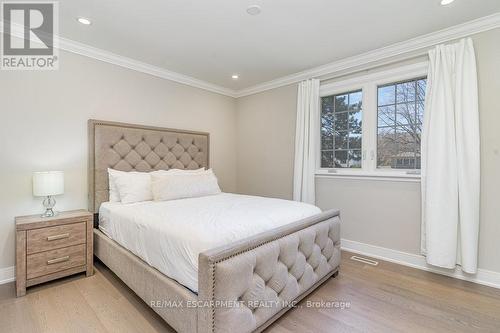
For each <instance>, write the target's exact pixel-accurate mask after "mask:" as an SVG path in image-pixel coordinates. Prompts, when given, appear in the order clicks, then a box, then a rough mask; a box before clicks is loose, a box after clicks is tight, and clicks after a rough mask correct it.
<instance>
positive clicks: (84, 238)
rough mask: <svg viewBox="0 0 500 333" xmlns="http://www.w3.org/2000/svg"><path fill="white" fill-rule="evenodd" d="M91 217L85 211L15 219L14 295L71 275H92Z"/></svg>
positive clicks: (23, 293) (22, 293) (90, 214)
mask: <svg viewBox="0 0 500 333" xmlns="http://www.w3.org/2000/svg"><path fill="white" fill-rule="evenodd" d="M92 228H93V216H92V213H90V212H88V211H86V210H74V211H68V212H61V213H59V215H57V216H54V217H48V218H47V217H45V218H44V217H40V215H30V216H19V217H16V292H17V296H18V297H19V296H23V295H25V294H26V287H30V286H33V285H35V284H39V283H43V282H47V281H50V280H54V279H58V278H61V277H63V276H68V275H71V274H75V273H80V272H87V276H91V275H92V274H93V273H94V266H93V260H94V257H93V252H94V248H93V234H92V233H93V230H92Z"/></svg>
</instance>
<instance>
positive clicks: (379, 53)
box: [235, 13, 500, 98]
mask: <svg viewBox="0 0 500 333" xmlns="http://www.w3.org/2000/svg"><path fill="white" fill-rule="evenodd" d="M498 27H500V13H495V14H493V15H489V16H485V17H481V18H478V19H475V20H472V21H469V22H465V23H462V24H459V25H455V26H452V27H449V28H446V29H443V30H439V31H436V32H432V33H429V34H426V35H422V36H419V37H415V38H412V39H409V40H407V41H404V42H399V43H395V44H392V45H389V46H386V47H382V48H379V49H375V50H372V51H368V52H365V53H362V54H359V55H356V56H352V57H348V58H344V59H341V60H338V61H334V62H332V63H329V64H326V65H322V66H318V67H314V68H311V69H308V70H305V71H301V72H298V73H295V74H291V75H287V76H283V77H281V78H278V79H274V80H271V81H268V82H264V83H261V84H257V85H255V86H252V87H249V88H245V89H241V90H238V91H236V96H235V97H236V98H238V97H244V96H248V95H253V94H256V93H259V92H263V91H266V90H270V89H275V88H278V87H282V86H286V85H289V84H293V83H297V82H300V81H302V80H306V79H310V78H321V77H322V76H326V75H334V74H335V73H339V72H343V71H349V70H353V69H360V70H362V69H364V68H363V66H364V67H365V69H366V68H369V67H370V66H371V65H373V64H374V63H377V65H383V63H382V62H384V61H386V63H393V62H396V61H401V60H404V59H405V58H407V57H408V54H411V55H412V56H418V55H425V54H427V51H428V50H429V48H431V47H433V46H435V45H437V44H440V43H445V42H449V41H452V40H455V39H459V38H463V37H467V36H471V35H474V34H477V33H480V32H484V31H488V30H492V29H495V28H498ZM419 51H420V52H419ZM381 63H382V64H381Z"/></svg>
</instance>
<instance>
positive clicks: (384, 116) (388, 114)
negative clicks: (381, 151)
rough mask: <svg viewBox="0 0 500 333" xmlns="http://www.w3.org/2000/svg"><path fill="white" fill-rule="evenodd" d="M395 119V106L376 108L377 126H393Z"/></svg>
mask: <svg viewBox="0 0 500 333" xmlns="http://www.w3.org/2000/svg"><path fill="white" fill-rule="evenodd" d="M395 119H396V106H394V105H389V106H381V107H379V108H378V126H379V127H383V126H393V125H394V122H395Z"/></svg>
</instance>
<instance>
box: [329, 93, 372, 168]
mask: <svg viewBox="0 0 500 333" xmlns="http://www.w3.org/2000/svg"><path fill="white" fill-rule="evenodd" d="M362 97H363V95H362V92H361V91H360V90H358V91H351V92H346V93H343V94H337V95H331V96H325V97H322V98H321V167H322V168H361V142H362V104H363V102H362Z"/></svg>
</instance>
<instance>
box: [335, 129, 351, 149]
mask: <svg viewBox="0 0 500 333" xmlns="http://www.w3.org/2000/svg"><path fill="white" fill-rule="evenodd" d="M348 133H349V132H347V131H345V132H336V133H335V149H347V141H348V139H347V135H348Z"/></svg>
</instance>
